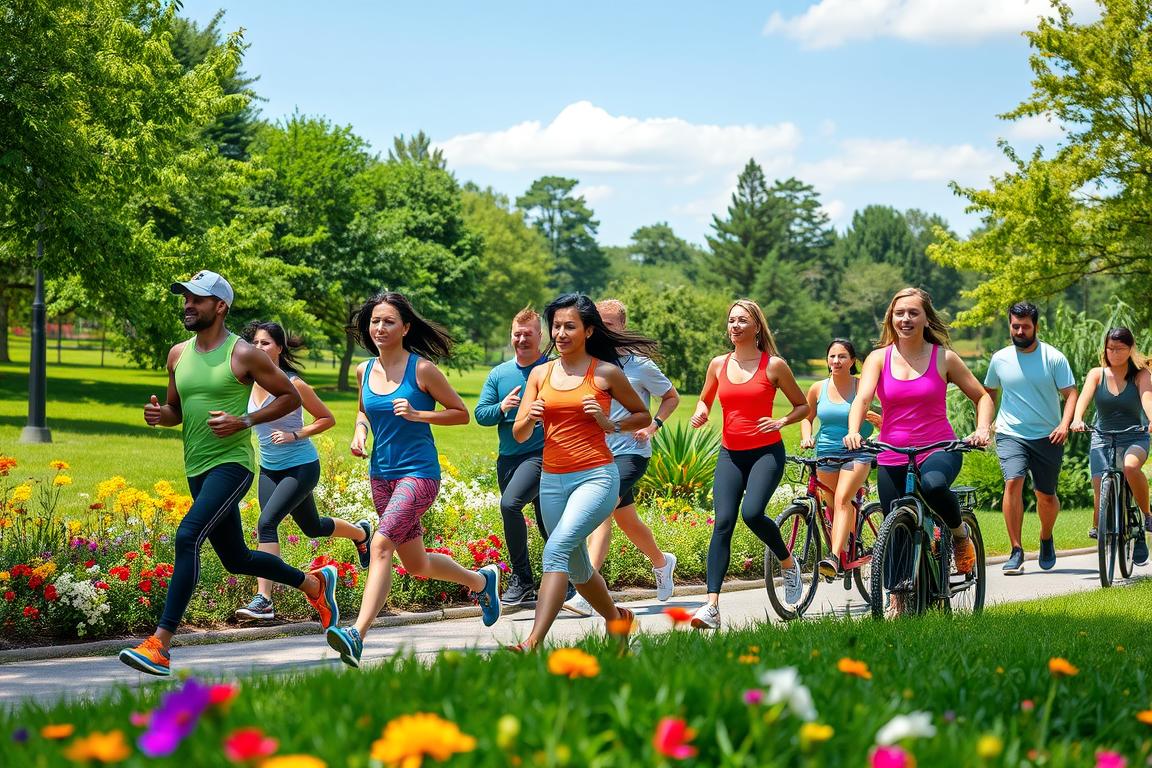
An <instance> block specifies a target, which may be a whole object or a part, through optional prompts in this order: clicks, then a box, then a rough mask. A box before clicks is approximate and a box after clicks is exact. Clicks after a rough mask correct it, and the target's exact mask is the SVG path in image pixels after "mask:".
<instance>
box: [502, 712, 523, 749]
mask: <svg viewBox="0 0 1152 768" xmlns="http://www.w3.org/2000/svg"><path fill="white" fill-rule="evenodd" d="M518 738H520V720H519V719H518V718H517V717H516V716H515V715H502V716H501V717H500V719H499V720H497V721H496V744H497V745H498V746H499V747H500V749H503V750H509V749H512V747H514V746H516V739H518Z"/></svg>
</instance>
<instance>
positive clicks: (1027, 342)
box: [1008, 315, 1036, 349]
mask: <svg viewBox="0 0 1152 768" xmlns="http://www.w3.org/2000/svg"><path fill="white" fill-rule="evenodd" d="M1008 332H1009V333H1010V334H1012V343H1013V344H1015V345H1016V346H1017V347H1019V348H1020V349H1028V347H1031V346H1032V345H1033V344H1035V343H1036V324H1035V323H1033V322H1032V318H1030V317H1016V316H1015V315H1009V316H1008Z"/></svg>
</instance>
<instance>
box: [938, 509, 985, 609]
mask: <svg viewBox="0 0 1152 768" xmlns="http://www.w3.org/2000/svg"><path fill="white" fill-rule="evenodd" d="M960 519H961V520H963V521H964V522H965V523H966V524H967V525H968V531H969V535H970V536H971V537H972V544H973V546H975V547H976V566H975V567H974V568H973V569H972V572H971V573H968V574H963V575H961V574H959V573H956V561H955V555H954V554H952V555H951V558H950V560H951V562H949V564H948V588H949V595H948V599H947V600H946V601H945V603H944V606H945V610H948V611H951V612H953V613H980V611H982V610H984V593H985V592H986V591H987V588H988V581H987V565H986V563H985V562H984V536H983V535H982V534H981V533H980V523H979V522H978V521H977V520H976V515H975V514H974V513H972V512H969V511H967V510H965V511H963V512H961V513H960ZM950 536H951V532H949V537H950ZM948 551H949V553H950V554H951V553H954V552H955V548H954V547H953V546H949V548H948Z"/></svg>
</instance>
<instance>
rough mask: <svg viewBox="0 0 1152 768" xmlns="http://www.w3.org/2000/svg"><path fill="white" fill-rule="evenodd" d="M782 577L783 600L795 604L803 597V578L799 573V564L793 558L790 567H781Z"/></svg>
mask: <svg viewBox="0 0 1152 768" xmlns="http://www.w3.org/2000/svg"><path fill="white" fill-rule="evenodd" d="M781 575H782V576H783V577H784V602H786V603H789V604H791V605H796V604H797V603H799V602H800V600H801V599H802V598H803V597H804V579H803V577H802V576H801V575H800V566H799V565H798V564H797V563H796V561H795V560H793V561H792V567H791V568H784V569H782V573H781Z"/></svg>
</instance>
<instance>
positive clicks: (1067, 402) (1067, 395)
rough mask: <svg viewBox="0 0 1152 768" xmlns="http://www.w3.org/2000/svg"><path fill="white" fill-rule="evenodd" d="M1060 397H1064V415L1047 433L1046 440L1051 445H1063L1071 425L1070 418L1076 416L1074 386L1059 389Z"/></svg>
mask: <svg viewBox="0 0 1152 768" xmlns="http://www.w3.org/2000/svg"><path fill="white" fill-rule="evenodd" d="M1060 397H1062V398H1064V416H1063V417H1062V418H1061V419H1060V423H1059V424H1057V425H1056V429H1054V430H1052V434H1050V435H1048V440H1049V441H1050V442H1051V443H1052V444H1053V445H1064V442H1065V441H1066V440H1067V439H1068V430H1069V429H1071V427H1072V420H1073V419H1075V418H1076V405H1077V401H1076V387H1065V388H1064V389H1061V390H1060Z"/></svg>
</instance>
